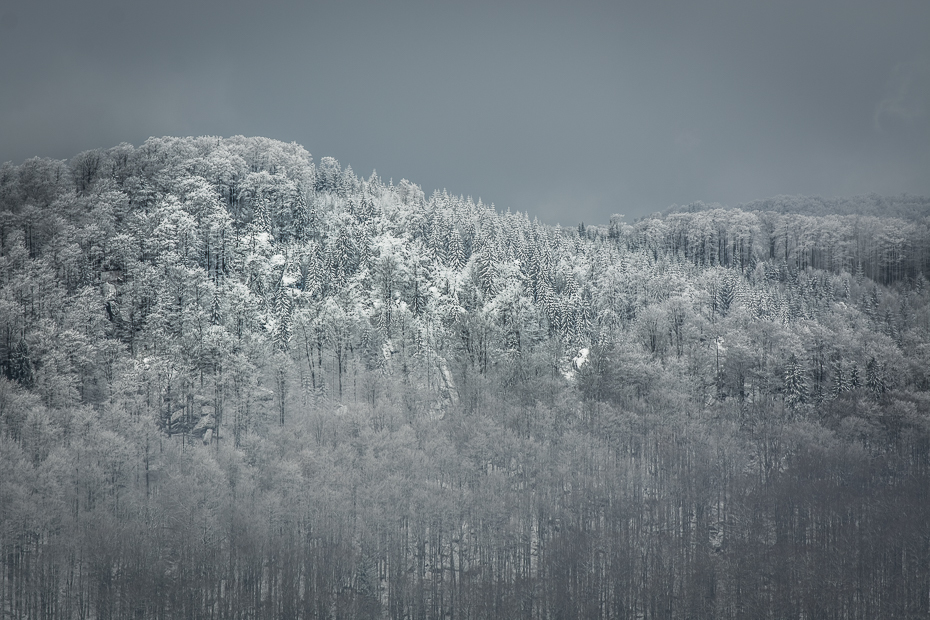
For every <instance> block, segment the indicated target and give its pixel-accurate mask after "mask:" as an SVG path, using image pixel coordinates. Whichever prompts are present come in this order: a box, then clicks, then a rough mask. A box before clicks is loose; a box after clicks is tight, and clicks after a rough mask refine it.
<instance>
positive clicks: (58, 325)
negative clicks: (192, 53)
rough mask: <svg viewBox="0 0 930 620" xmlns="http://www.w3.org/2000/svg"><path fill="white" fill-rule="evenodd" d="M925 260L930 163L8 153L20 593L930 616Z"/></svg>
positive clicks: (250, 614) (8, 285)
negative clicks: (594, 172)
mask: <svg viewBox="0 0 930 620" xmlns="http://www.w3.org/2000/svg"><path fill="white" fill-rule="evenodd" d="M566 210H568V212H570V205H566ZM618 210H622V208H620V207H618ZM928 273H930V199H928V198H921V197H915V196H909V195H900V196H889V197H882V196H877V195H868V196H857V197H851V198H843V199H838V198H837V199H823V198H818V197H799V196H779V197H775V198H770V199H764V200H758V201H754V202H751V203H747V204H743V205H740V206H738V207H732V208H730V207H723V206H720V205H707V204H703V203H693V204H689V205H683V206H676V207H672V208H670V209H667V210H666V211H663V212H660V213H656V214H655V215H652V216H649V217H644V218H641V219H639V220H636V221H627V219H626V218H624V217H623V216H620V215H617V216H614V217H613V218H611V219H610V221H608V222H585V223H581V222H572V223H571V225H568V226H550V225H544V224H541V223H539V222H538V221H536V220H533V219H530V218H529V217H528V216H527V215H526V214H524V213H511V212H510V211H507V210H500V209H494V208H492V207H490V206H488V205H485V204H483V203H482V202H481V201H480V200H478V201H474V200H472V199H471V198H470V197H465V196H454V195H449V194H448V193H445V192H435V193H433V194H432V195H430V196H426V195H425V194H424V192H423V191H422V190H421V188H420V187H419V186H418V185H416V184H415V183H413V182H410V181H407V180H400V181H394V180H388V181H387V182H385V180H384V179H381V178H380V177H379V176H378V175H377V173H372V174H371V175H370V176H369V177H368V178H365V177H361V176H358V175H356V174H355V172H354V171H353V170H352V169H351V167H349V166H345V167H343V166H342V165H341V164H340V163H339V162H337V161H336V160H334V159H332V158H329V157H323V158H320V159H318V160H315V159H314V158H313V157H311V155H310V153H308V152H307V151H306V150H305V149H304V148H302V147H301V146H299V145H297V144H294V143H291V144H286V143H282V142H277V141H274V140H270V139H265V138H243V137H241V136H240V137H233V138H226V139H223V138H216V137H199V138H152V139H149V140H148V141H146V142H145V143H144V144H142V145H141V146H139V147H133V146H131V145H128V144H121V145H119V146H115V147H113V148H109V149H100V150H94V151H85V152H83V153H80V154H78V155H76V156H75V157H74V158H72V159H71V160H69V161H59V160H50V159H30V160H27V161H25V162H23V163H22V164H19V165H14V164H9V163H8V164H4V165H3V166H2V167H0V330H2V331H0V569H2V570H0V618H4V619H5V618H11V619H14V618H15V619H25V618H30V619H48V620H57V619H69V620H70V619H74V618H80V619H82V620H83V619H91V618H93V619H107V620H110V619H119V618H138V619H149V618H152V619H156V618H157V619H173V618H211V619H212V618H217V619H220V618H223V619H225V618H231V619H242V620H245V619H265V618H268V619H270V618H288V619H290V618H300V619H324V618H325V619H336V618H338V619H354V618H372V619H374V618H390V619H392V620H395V619H396V620H400V619H433V618H450V619H451V618H456V619H459V618H460V619H463V620H465V619H482V618H488V619H491V618H525V619H527V620H533V619H539V620H543V619H550V618H552V619H555V618H592V619H593V618H598V619H600V618H622V619H641V620H646V619H652V618H670V619H678V618H681V619H685V618H688V619H691V618H792V619H798V620H800V619H802V618H806V619H809V618H835V619H862V620H866V619H869V620H871V619H874V618H926V617H928V616H930V283H928V281H927V278H926V275H927V274H928Z"/></svg>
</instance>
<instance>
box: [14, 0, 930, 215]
mask: <svg viewBox="0 0 930 620" xmlns="http://www.w3.org/2000/svg"><path fill="white" fill-rule="evenodd" d="M10 16H13V17H10ZM927 23H930V5H928V4H927V3H925V2H918V1H916V0H915V1H913V2H911V1H904V0H896V1H893V2H890V3H883V4H882V5H881V6H878V5H875V3H873V2H868V1H866V0H842V1H841V0H827V1H823V0H821V1H816V2H810V1H807V2H801V1H800V0H787V1H786V2H779V3H767V4H765V5H761V4H760V5H758V6H757V3H745V2H737V1H735V0H716V1H708V2H700V3H695V2H685V1H683V0H681V1H674V2H666V3H652V2H639V1H634V2H624V3H615V2H606V1H605V2H600V1H595V0H589V1H584V2H580V3H573V4H572V5H571V6H569V5H568V4H567V3H557V2H548V1H543V2H533V3H528V2H482V1H477V2H469V3H454V2H436V1H433V2H429V1H426V0H423V1H411V2H394V3H385V2H374V1H366V0H350V1H345V2H310V3H308V2H269V3H262V4H258V3H250V2H245V1H244V0H231V1H226V2H219V1H218V0H206V1H204V0H201V1H195V2H181V1H180V0H163V1H162V2H158V3H139V4H136V3H125V2H117V1H116V0H87V1H84V2H80V3H74V2H63V1H61V0H34V1H33V2H29V3H25V2H20V3H18V4H11V5H10V6H9V8H5V9H3V12H2V18H0V32H2V33H3V36H0V54H2V57H3V58H4V59H5V62H4V63H3V64H2V65H0V84H3V87H2V88H0V161H4V160H14V161H21V160H23V159H25V158H27V157H30V156H34V155H39V156H50V157H69V156H71V155H73V154H75V153H77V152H79V151H81V150H84V149H87V148H94V147H105V146H111V145H114V144H118V143H119V142H123V141H128V142H132V143H135V144H138V143H141V142H142V141H144V140H145V139H146V138H147V137H148V136H150V135H191V134H194V135H200V134H219V135H232V134H246V135H264V136H268V137H272V138H277V139H281V140H286V141H296V142H299V143H301V144H302V145H304V146H305V147H306V148H307V149H308V150H309V151H310V152H311V153H313V154H314V156H315V157H318V158H319V157H322V156H327V155H331V156H334V157H337V158H338V159H339V160H340V161H341V162H342V163H343V165H351V166H352V167H353V168H354V169H355V170H356V172H358V173H361V174H365V175H367V174H369V173H370V172H371V170H372V169H373V168H377V169H378V172H379V173H380V174H381V175H382V176H384V177H385V179H387V178H389V177H393V178H394V180H395V181H396V180H399V179H400V178H401V177H406V178H409V179H411V180H413V181H415V182H417V183H421V184H422V185H423V186H424V189H425V190H426V191H427V193H429V192H431V191H432V190H433V189H437V188H438V189H442V188H448V189H449V191H451V192H453V193H456V194H471V195H472V196H474V197H476V198H477V197H478V196H481V197H482V198H483V199H484V200H485V201H486V202H494V203H496V204H497V206H499V207H500V208H508V207H509V208H510V209H511V210H521V211H528V212H530V213H531V214H533V215H538V216H539V217H540V218H542V219H544V220H546V221H552V222H554V221H562V222H563V223H568V222H571V221H574V220H581V219H583V220H585V221H588V222H593V221H606V219H607V218H608V217H609V215H610V214H611V213H613V212H621V213H626V214H628V216H630V217H633V216H636V215H640V214H643V213H648V212H651V211H655V210H659V209H663V208H665V207H667V206H668V205H670V204H672V203H679V204H680V203H686V202H689V201H693V200H704V201H707V202H713V201H717V202H724V203H735V202H739V201H744V200H751V199H754V198H758V197H763V196H768V195H772V194H781V193H809V194H822V195H828V196H829V195H846V194H852V193H860V192H869V191H877V192H882V193H897V192H903V191H906V192H910V193H924V194H928V193H930V178H928V177H930V175H927V174H926V170H927V169H930V167H928V163H930V130H928V129H927V122H926V116H925V115H926V109H927V108H926V105H927V99H926V83H927V82H926V64H922V63H923V62H924V61H920V62H918V61H915V60H914V59H919V58H927V57H930V43H928V42H927V37H926V33H925V26H926V24H927ZM889 76H890V77H889ZM922 115H923V116H922ZM876 127H878V128H880V129H881V130H880V131H876Z"/></svg>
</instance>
